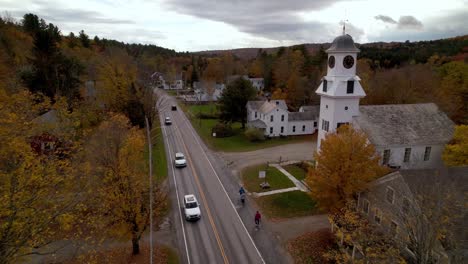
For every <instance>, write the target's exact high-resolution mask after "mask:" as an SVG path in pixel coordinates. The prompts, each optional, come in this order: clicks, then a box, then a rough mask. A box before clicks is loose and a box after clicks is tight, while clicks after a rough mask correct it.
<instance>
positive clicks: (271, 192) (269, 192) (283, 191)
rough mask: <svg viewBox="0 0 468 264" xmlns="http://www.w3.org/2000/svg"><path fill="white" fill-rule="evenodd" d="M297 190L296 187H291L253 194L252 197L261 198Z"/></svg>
mask: <svg viewBox="0 0 468 264" xmlns="http://www.w3.org/2000/svg"><path fill="white" fill-rule="evenodd" d="M299 190H300V189H299V188H297V187H291V188H285V189H279V190H273V191H268V192H260V193H256V192H254V193H252V195H253V196H255V197H261V196H266V195H272V194H278V193H285V192H292V191H299Z"/></svg>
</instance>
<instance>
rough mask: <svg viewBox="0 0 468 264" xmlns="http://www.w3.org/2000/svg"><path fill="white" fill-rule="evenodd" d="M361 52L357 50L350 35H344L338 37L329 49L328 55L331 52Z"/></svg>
mask: <svg viewBox="0 0 468 264" xmlns="http://www.w3.org/2000/svg"><path fill="white" fill-rule="evenodd" d="M336 51H338V52H340V51H342V52H359V49H358V48H356V46H355V45H354V40H353V38H352V37H351V36H350V35H348V34H344V35H341V36H338V37H336V38H335V39H334V40H333V42H332V44H331V46H330V48H329V49H327V51H326V52H327V53H329V52H336Z"/></svg>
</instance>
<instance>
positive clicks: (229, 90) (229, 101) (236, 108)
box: [219, 78, 256, 129]
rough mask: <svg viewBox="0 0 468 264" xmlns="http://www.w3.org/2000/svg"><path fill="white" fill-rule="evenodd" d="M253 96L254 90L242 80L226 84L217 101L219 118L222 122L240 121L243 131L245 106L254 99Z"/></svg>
mask: <svg viewBox="0 0 468 264" xmlns="http://www.w3.org/2000/svg"><path fill="white" fill-rule="evenodd" d="M255 94H256V90H255V88H253V86H252V84H251V83H250V82H249V81H248V80H244V79H243V78H238V79H236V80H234V81H233V82H231V83H230V84H228V86H227V87H226V89H225V90H224V91H223V94H222V95H221V98H220V99H219V110H220V118H221V119H222V120H223V121H224V122H233V121H240V122H241V124H242V129H244V128H245V123H246V120H247V108H246V105H247V102H248V101H250V100H253V99H254V98H255Z"/></svg>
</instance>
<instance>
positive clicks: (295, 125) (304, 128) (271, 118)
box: [246, 100, 318, 137]
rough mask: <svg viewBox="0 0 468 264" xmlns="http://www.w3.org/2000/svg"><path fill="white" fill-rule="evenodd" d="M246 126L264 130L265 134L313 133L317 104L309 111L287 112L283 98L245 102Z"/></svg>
mask: <svg viewBox="0 0 468 264" xmlns="http://www.w3.org/2000/svg"><path fill="white" fill-rule="evenodd" d="M246 107H247V126H248V127H255V128H258V129H261V130H263V131H264V133H265V136H269V137H278V136H291V135H307V134H313V133H314V132H315V130H316V128H317V117H318V106H315V111H314V109H313V107H311V108H310V110H311V111H304V112H289V111H288V107H287V105H286V102H285V101H284V100H266V101H249V102H247V106H246Z"/></svg>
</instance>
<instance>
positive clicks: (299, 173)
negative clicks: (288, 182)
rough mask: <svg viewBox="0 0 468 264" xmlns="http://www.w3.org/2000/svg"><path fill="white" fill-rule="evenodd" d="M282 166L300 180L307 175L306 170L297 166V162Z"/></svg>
mask: <svg viewBox="0 0 468 264" xmlns="http://www.w3.org/2000/svg"><path fill="white" fill-rule="evenodd" d="M282 167H283V169H285V170H286V171H287V172H289V173H291V175H292V176H294V177H295V178H296V179H298V180H300V181H302V180H304V179H305V178H306V177H307V171H305V170H304V169H302V168H301V167H299V166H298V165H297V164H291V165H286V166H282Z"/></svg>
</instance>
